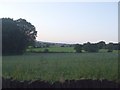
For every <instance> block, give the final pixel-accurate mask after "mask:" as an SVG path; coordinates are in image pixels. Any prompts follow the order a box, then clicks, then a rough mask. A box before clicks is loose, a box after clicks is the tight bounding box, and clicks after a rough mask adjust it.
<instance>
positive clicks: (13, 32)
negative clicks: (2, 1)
mask: <svg viewBox="0 0 120 90" xmlns="http://www.w3.org/2000/svg"><path fill="white" fill-rule="evenodd" d="M36 34H37V31H36V30H35V27H34V26H33V25H32V24H31V23H29V22H27V21H26V20H25V19H18V20H13V19H10V18H2V46H3V47H2V54H3V55H6V54H22V53H23V52H24V51H25V49H26V48H27V46H28V45H32V44H33V42H34V40H35V39H36Z"/></svg>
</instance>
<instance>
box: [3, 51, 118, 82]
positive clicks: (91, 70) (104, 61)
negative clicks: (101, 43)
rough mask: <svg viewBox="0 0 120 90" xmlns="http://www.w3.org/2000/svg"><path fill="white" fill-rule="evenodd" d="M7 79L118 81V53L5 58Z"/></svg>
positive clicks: (33, 55)
mask: <svg viewBox="0 0 120 90" xmlns="http://www.w3.org/2000/svg"><path fill="white" fill-rule="evenodd" d="M2 63H3V64H2V66H3V67H2V70H3V77H5V78H9V77H13V78H14V79H18V80H39V79H40V80H46V81H50V82H54V81H61V80H66V79H69V80H71V79H76V80H79V79H108V80H114V81H118V53H116V52H115V53H29V54H25V55H18V56H3V62H2Z"/></svg>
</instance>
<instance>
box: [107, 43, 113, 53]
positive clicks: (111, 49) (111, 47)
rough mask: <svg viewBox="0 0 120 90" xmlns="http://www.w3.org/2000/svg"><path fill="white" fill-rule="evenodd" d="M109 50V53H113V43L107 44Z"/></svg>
mask: <svg viewBox="0 0 120 90" xmlns="http://www.w3.org/2000/svg"><path fill="white" fill-rule="evenodd" d="M107 49H108V52H112V51H113V43H109V44H107Z"/></svg>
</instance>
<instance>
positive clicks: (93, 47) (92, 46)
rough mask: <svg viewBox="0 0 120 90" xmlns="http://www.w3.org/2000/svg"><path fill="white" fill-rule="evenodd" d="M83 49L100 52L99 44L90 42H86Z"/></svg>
mask: <svg viewBox="0 0 120 90" xmlns="http://www.w3.org/2000/svg"><path fill="white" fill-rule="evenodd" d="M83 49H84V50H85V51H87V52H98V50H99V49H98V46H97V44H91V43H90V42H88V43H85V44H84V46H83Z"/></svg>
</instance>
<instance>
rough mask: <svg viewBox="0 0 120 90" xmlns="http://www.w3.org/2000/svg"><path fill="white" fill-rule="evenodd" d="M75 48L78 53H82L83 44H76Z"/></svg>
mask: <svg viewBox="0 0 120 90" xmlns="http://www.w3.org/2000/svg"><path fill="white" fill-rule="evenodd" d="M74 49H75V50H76V52H77V53H81V52H82V45H80V44H75V46H74Z"/></svg>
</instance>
